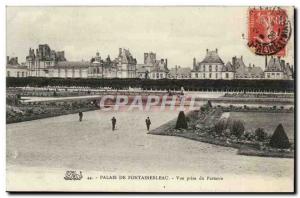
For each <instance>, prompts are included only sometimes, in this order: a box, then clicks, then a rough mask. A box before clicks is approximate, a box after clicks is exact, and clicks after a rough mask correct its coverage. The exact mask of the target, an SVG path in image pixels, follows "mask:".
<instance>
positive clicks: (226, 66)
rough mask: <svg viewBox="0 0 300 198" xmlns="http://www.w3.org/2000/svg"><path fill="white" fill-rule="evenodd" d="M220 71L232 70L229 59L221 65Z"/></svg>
mask: <svg viewBox="0 0 300 198" xmlns="http://www.w3.org/2000/svg"><path fill="white" fill-rule="evenodd" d="M222 72H234V68H233V66H232V64H231V63H230V62H229V61H228V62H227V63H226V65H224V66H223V67H222Z"/></svg>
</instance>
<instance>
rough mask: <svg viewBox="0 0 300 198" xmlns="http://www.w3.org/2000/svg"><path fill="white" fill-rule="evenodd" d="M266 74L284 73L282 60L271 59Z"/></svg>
mask: <svg viewBox="0 0 300 198" xmlns="http://www.w3.org/2000/svg"><path fill="white" fill-rule="evenodd" d="M265 71H266V72H282V65H281V64H280V60H279V59H278V58H273V57H272V58H271V59H270V60H269V63H268V65H267V68H266V69H265Z"/></svg>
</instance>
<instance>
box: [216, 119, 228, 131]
mask: <svg viewBox="0 0 300 198" xmlns="http://www.w3.org/2000/svg"><path fill="white" fill-rule="evenodd" d="M214 128H215V132H216V133H217V134H222V132H223V131H224V130H226V128H227V120H225V119H221V120H219V121H218V122H217V123H216V124H215V126H214Z"/></svg>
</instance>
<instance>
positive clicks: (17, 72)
mask: <svg viewBox="0 0 300 198" xmlns="http://www.w3.org/2000/svg"><path fill="white" fill-rule="evenodd" d="M27 76H29V71H28V68H27V67H26V66H25V65H20V64H19V63H18V57H12V58H9V56H7V57H6V77H18V78H19V77H27Z"/></svg>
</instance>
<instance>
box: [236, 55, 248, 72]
mask: <svg viewBox="0 0 300 198" xmlns="http://www.w3.org/2000/svg"><path fill="white" fill-rule="evenodd" d="M233 67H234V68H235V69H238V68H240V67H242V68H245V67H246V65H245V63H244V61H243V58H242V57H241V58H236V61H235V63H234V65H233Z"/></svg>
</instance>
